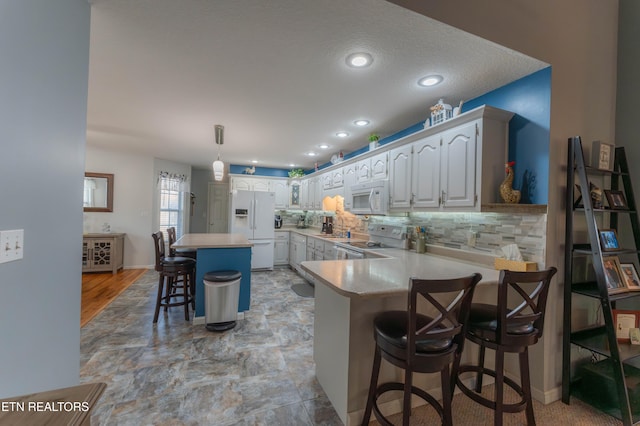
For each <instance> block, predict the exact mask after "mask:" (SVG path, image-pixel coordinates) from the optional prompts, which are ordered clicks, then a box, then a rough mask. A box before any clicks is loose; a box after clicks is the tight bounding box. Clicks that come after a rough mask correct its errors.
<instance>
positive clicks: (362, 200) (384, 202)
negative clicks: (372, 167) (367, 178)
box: [351, 180, 389, 215]
mask: <svg viewBox="0 0 640 426" xmlns="http://www.w3.org/2000/svg"><path fill="white" fill-rule="evenodd" d="M388 210H389V181H388V180H376V181H372V182H365V183H358V184H356V185H352V186H351V213H353V214H381V215H384V214H387V212H388Z"/></svg>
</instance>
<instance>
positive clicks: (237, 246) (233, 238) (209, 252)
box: [171, 234, 253, 324]
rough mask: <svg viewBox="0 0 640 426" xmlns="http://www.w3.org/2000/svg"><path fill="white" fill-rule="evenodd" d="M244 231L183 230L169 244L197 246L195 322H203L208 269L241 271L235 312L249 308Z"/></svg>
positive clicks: (248, 256)
mask: <svg viewBox="0 0 640 426" xmlns="http://www.w3.org/2000/svg"><path fill="white" fill-rule="evenodd" d="M252 246H253V244H252V243H250V242H249V240H247V237H245V236H244V235H243V234H185V235H183V236H182V237H180V239H179V240H178V241H176V242H175V243H174V244H173V245H172V246H171V247H172V248H176V249H177V248H186V249H195V250H197V259H196V309H195V314H194V317H193V322H194V324H204V322H205V321H204V275H205V274H206V273H207V272H209V271H222V270H229V269H234V270H236V271H240V273H241V274H242V280H241V281H240V303H239V305H238V312H244V311H248V310H249V306H250V303H251V247H252Z"/></svg>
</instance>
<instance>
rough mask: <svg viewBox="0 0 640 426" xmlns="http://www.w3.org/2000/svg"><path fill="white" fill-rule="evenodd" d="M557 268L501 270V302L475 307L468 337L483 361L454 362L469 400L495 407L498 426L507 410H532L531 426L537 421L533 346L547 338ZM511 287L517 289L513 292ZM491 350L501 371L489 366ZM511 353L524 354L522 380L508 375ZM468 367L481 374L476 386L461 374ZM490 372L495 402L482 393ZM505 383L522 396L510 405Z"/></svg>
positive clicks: (521, 359)
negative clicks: (486, 360) (506, 365)
mask: <svg viewBox="0 0 640 426" xmlns="http://www.w3.org/2000/svg"><path fill="white" fill-rule="evenodd" d="M556 271H557V269H556V268H554V267H551V268H549V269H548V270H545V271H537V272H513V271H506V270H503V271H500V281H499V283H498V303H497V305H489V304H484V303H473V304H472V305H471V312H470V314H469V325H468V327H467V331H466V338H467V339H469V340H470V341H472V342H474V343H476V344H478V345H479V346H480V354H479V357H478V365H461V366H459V367H457V366H454V371H456V370H457V378H456V383H457V385H458V387H459V388H460V390H461V391H462V392H463V393H464V394H465V395H467V396H468V397H469V398H471V399H473V400H474V401H476V402H478V403H479V404H481V405H483V406H485V407H487V408H491V409H492V410H495V412H494V424H495V425H502V417H503V413H517V412H520V411H523V410H525V411H526V416H527V424H528V425H535V418H534V415H533V405H532V401H531V380H530V377H529V346H531V345H534V344H535V343H536V342H537V341H538V340H539V339H540V337H541V336H542V329H543V326H544V313H545V307H546V304H547V295H548V294H549V286H550V283H551V278H552V277H553V275H554V274H555V273H556ZM510 289H511V290H513V291H509V290H510ZM527 289H528V290H527ZM486 348H489V349H493V350H495V357H496V359H495V370H490V369H488V368H485V367H484V355H485V349H486ZM505 353H518V354H519V358H520V384H517V383H516V382H515V381H513V380H511V379H510V378H508V377H505V375H504V354H505ZM458 362H460V361H459V360H458ZM467 371H472V372H475V373H476V383H475V389H474V390H471V389H469V388H468V387H467V386H466V385H465V384H464V383H463V382H462V380H461V379H460V374H462V373H464V372H467ZM484 374H487V375H489V376H492V377H494V378H495V400H490V399H487V398H485V397H483V396H482V395H481V394H480V393H481V392H482V376H483V375H484ZM505 384H506V385H507V386H509V387H510V388H512V389H513V390H515V391H516V392H517V393H518V395H520V398H521V399H520V401H518V402H516V403H512V404H505V403H504V385H505Z"/></svg>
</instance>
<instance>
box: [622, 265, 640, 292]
mask: <svg viewBox="0 0 640 426" xmlns="http://www.w3.org/2000/svg"><path fill="white" fill-rule="evenodd" d="M620 272H621V274H622V278H623V279H624V281H625V284H626V286H627V288H628V289H629V290H630V291H640V276H638V270H637V269H636V265H634V264H633V263H620Z"/></svg>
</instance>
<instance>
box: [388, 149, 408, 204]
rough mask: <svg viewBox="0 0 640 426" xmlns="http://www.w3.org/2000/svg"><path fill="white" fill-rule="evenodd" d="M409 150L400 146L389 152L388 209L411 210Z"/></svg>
mask: <svg viewBox="0 0 640 426" xmlns="http://www.w3.org/2000/svg"><path fill="white" fill-rule="evenodd" d="M411 150H412V145H402V146H399V147H398V148H394V149H392V150H391V151H389V191H390V197H389V208H392V209H406V210H408V209H410V208H411V159H412V157H411Z"/></svg>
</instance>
